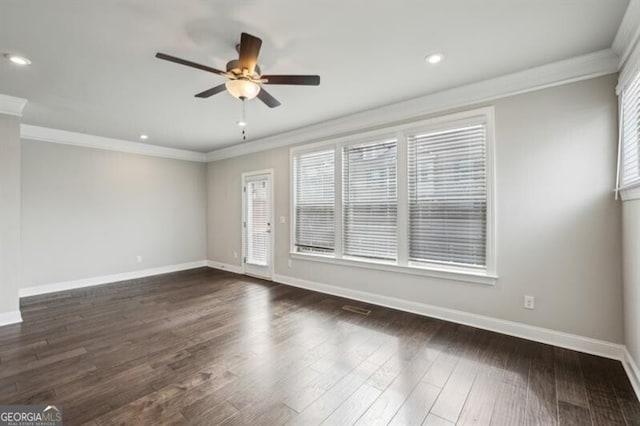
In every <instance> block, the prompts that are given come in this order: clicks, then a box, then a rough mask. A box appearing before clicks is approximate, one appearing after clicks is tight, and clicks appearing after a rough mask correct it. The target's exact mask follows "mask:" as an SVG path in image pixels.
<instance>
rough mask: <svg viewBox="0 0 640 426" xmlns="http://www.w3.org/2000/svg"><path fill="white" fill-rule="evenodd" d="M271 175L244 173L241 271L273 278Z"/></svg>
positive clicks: (270, 173) (271, 173)
mask: <svg viewBox="0 0 640 426" xmlns="http://www.w3.org/2000/svg"><path fill="white" fill-rule="evenodd" d="M272 176H273V172H271V171H268V172H255V173H245V174H243V179H242V181H243V198H244V203H243V204H244V209H243V210H244V217H243V222H242V226H243V235H244V238H243V239H244V272H245V273H246V274H247V275H253V276H256V277H260V278H266V279H271V278H272V276H273V233H272V232H271V228H272V226H271V224H272V223H273V207H272V194H273V192H272V186H271V182H272Z"/></svg>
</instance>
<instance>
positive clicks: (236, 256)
mask: <svg viewBox="0 0 640 426" xmlns="http://www.w3.org/2000/svg"><path fill="white" fill-rule="evenodd" d="M233 258H234V259H237V258H238V252H237V251H235V250H234V251H233Z"/></svg>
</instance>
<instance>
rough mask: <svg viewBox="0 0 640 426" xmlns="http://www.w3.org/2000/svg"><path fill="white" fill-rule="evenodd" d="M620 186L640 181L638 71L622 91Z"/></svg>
mask: <svg viewBox="0 0 640 426" xmlns="http://www.w3.org/2000/svg"><path fill="white" fill-rule="evenodd" d="M621 108H622V114H621V115H622V128H621V136H622V157H621V164H620V166H621V176H622V185H621V186H622V187H628V186H630V185H634V184H637V183H640V73H637V74H636V75H635V77H634V78H633V79H632V80H631V81H630V82H629V84H628V85H627V86H626V87H625V88H624V89H623V91H622V98H621Z"/></svg>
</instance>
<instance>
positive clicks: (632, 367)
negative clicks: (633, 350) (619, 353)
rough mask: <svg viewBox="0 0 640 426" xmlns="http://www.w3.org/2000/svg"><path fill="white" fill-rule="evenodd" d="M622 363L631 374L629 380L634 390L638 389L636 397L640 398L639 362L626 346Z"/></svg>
mask: <svg viewBox="0 0 640 426" xmlns="http://www.w3.org/2000/svg"><path fill="white" fill-rule="evenodd" d="M622 365H623V366H624V369H625V371H626V372H627V376H629V381H630V382H631V386H633V390H634V391H636V398H638V399H639V400H640V368H638V364H636V362H635V360H634V359H633V357H632V356H631V354H630V353H629V350H628V349H627V348H626V347H625V348H624V359H623V360H622Z"/></svg>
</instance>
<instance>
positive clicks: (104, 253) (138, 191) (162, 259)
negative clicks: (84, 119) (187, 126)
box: [22, 140, 206, 287]
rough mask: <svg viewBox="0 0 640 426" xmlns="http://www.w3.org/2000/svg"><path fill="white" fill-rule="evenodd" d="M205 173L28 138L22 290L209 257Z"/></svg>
mask: <svg viewBox="0 0 640 426" xmlns="http://www.w3.org/2000/svg"><path fill="white" fill-rule="evenodd" d="M205 170H206V166H205V164H203V163H194V162H189V161H180V160H171V159H163V158H156V157H148V156H144V155H136V154H126V153H121V152H113V151H105V150H99V149H92V148H81V147H75V146H68V145H58V144H51V143H45V142H35V141H28V140H23V141H22V253H23V256H22V264H23V268H22V269H23V277H22V287H30V286H37V285H42V284H51V283H56V282H61V281H69V280H77V279H82V278H91V277H97V276H102V275H109V274H116V273H123V272H129V271H135V270H141V269H148V268H154V267H160V266H168V265H174V264H180V263H185V262H191V261H198V260H204V259H205V258H206V201H205V200H206V180H205V176H206V173H205ZM138 255H140V256H142V260H143V261H142V263H137V259H136V257H137V256H138Z"/></svg>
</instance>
